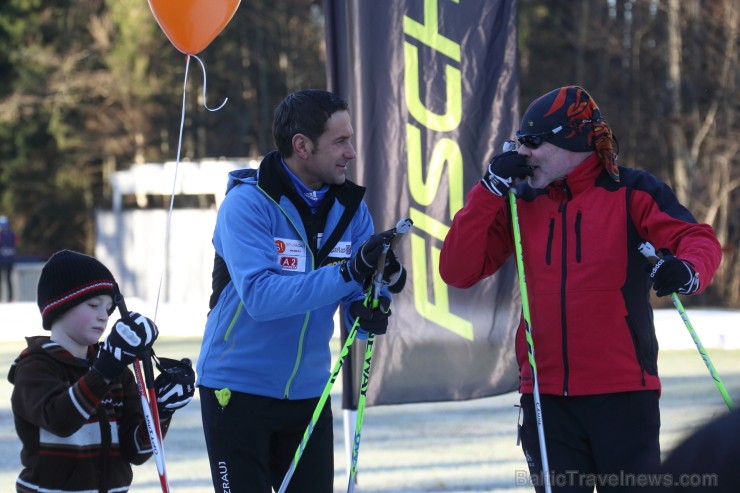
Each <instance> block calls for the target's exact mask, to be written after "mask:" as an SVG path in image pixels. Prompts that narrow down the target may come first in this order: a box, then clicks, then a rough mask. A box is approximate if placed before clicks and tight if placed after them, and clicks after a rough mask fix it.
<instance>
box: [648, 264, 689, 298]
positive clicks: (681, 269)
mask: <svg viewBox="0 0 740 493" xmlns="http://www.w3.org/2000/svg"><path fill="white" fill-rule="evenodd" d="M645 271H646V272H648V273H649V274H650V279H651V280H652V281H653V289H655V295H656V296H658V297H662V296H669V295H671V294H672V293H679V294H694V293H695V292H696V291H697V290H698V289H699V274H697V273H696V271H695V270H694V269H693V268H692V267H691V266H690V265H689V264H688V263H686V262H685V261H683V260H681V259H680V258H677V257H674V256H673V255H664V256H663V257H660V258H659V259H658V261H657V262H655V265H647V266H645Z"/></svg>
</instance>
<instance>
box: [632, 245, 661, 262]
mask: <svg viewBox="0 0 740 493" xmlns="http://www.w3.org/2000/svg"><path fill="white" fill-rule="evenodd" d="M637 249H638V250H640V253H641V254H642V255H643V256H644V257H645V258H646V259H647V261H648V262H650V265H655V264H656V263H657V262H658V260H660V258H659V257H658V253H657V252H656V251H655V247H654V246H653V245H652V244H651V243H650V242H648V241H646V242H645V243H641V244H640V246H639V247H637Z"/></svg>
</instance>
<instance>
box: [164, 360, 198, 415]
mask: <svg viewBox="0 0 740 493" xmlns="http://www.w3.org/2000/svg"><path fill="white" fill-rule="evenodd" d="M157 360H158V361H157V369H158V370H159V376H157V378H156V380H154V388H155V389H156V393H157V407H158V408H159V415H160V416H161V417H162V418H169V417H170V416H172V415H173V414H174V413H175V411H177V410H178V409H180V408H183V407H185V406H186V405H187V404H188V403H189V402H190V401H191V400H192V399H193V396H194V395H195V372H194V371H193V363H192V362H191V361H190V360H189V359H188V358H183V359H181V360H179V361H178V360H175V359H170V358H157Z"/></svg>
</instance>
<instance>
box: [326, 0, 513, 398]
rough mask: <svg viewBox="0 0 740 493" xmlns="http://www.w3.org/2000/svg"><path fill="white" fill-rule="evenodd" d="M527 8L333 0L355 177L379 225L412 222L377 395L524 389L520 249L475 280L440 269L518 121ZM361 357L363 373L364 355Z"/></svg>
mask: <svg viewBox="0 0 740 493" xmlns="http://www.w3.org/2000/svg"><path fill="white" fill-rule="evenodd" d="M516 4H517V2H516V1H511V0H486V1H460V0H373V1H365V0H325V2H324V7H325V22H326V39H327V66H328V69H327V70H328V72H327V75H328V81H329V84H328V85H329V89H330V90H332V91H334V92H336V93H337V94H339V95H341V96H343V97H345V98H346V99H347V100H348V101H349V104H350V113H351V115H352V122H353V123H352V124H353V128H354V131H355V141H354V142H355V146H356V148H357V154H358V156H357V160H356V162H355V163H354V164H353V169H352V170H351V171H350V173H349V178H350V179H351V180H352V181H354V182H356V183H359V184H360V185H363V186H365V187H367V193H366V195H365V200H366V202H367V204H368V206H369V207H370V211H371V213H372V216H373V219H374V221H375V229H376V231H382V230H385V229H388V228H391V227H393V226H395V224H396V223H397V222H398V221H399V220H400V219H402V218H406V217H408V218H410V219H411V220H412V221H413V222H414V226H413V228H412V230H411V231H410V233H409V234H407V235H406V236H405V237H404V238H403V239H402V241H401V243H400V245H399V248H397V249H396V253H397V255H398V256H399V257H400V259H401V261H402V263H403V264H404V266H405V267H406V268H407V270H408V281H407V284H406V288H405V290H404V291H403V292H402V293H401V294H399V295H396V296H395V297H394V301H393V305H392V310H393V315H392V316H391V322H390V325H389V328H388V333H387V334H385V335H382V336H378V337H376V338H375V341H376V342H375V351H374V354H373V358H372V365H371V377H370V384H369V389H368V391H367V404H368V405H381V404H399V403H410V402H429V401H447V400H465V399H472V398H478V397H485V396H491V395H496V394H501V393H505V392H509V391H512V390H514V389H516V388H517V386H518V368H517V364H516V359H515V355H514V337H515V330H516V326H517V324H518V322H519V318H520V313H521V304H520V296H519V288H518V284H517V281H516V266H515V264H514V262H513V259H512V260H511V261H510V262H509V263H508V264H507V265H506V266H504V268H503V269H501V271H499V272H498V273H497V274H496V275H494V276H492V277H491V278H488V279H486V280H484V281H482V282H480V283H478V284H477V285H476V286H474V287H473V288H470V289H465V290H462V289H457V288H452V287H449V286H447V285H446V284H445V283H444V282H443V281H442V279H441V278H440V276H439V271H438V263H439V253H440V248H441V246H442V242H443V240H444V238H445V235H446V233H447V231H448V228H449V225H450V222H451V220H452V217H453V216H454V214H455V212H457V211H458V210H459V209H460V208H462V206H463V204H464V200H465V194H466V193H467V192H468V191H469V190H470V189H471V188H472V187H473V185H474V184H475V183H477V182H478V180H479V179H480V177H481V176H482V174H483V170H484V168H485V166H486V163H487V162H488V160H489V159H490V158H491V157H492V156H493V155H494V154H497V153H499V152H501V147H502V144H503V142H504V141H505V140H507V139H509V138H511V137H512V135H513V131H514V129H515V128H516V125H517V123H518V121H517V117H518V111H517V98H518V70H517V59H518V51H517V25H516ZM358 360H359V361H358ZM349 366H350V367H353V368H355V369H361V367H362V353H361V352H360V354H357V353H354V363H353V364H350V365H349ZM358 378H359V377H357V376H355V378H353V379H350V380H354V381H357V380H358ZM358 391H359V389H358V388H357V387H355V388H354V390H352V393H353V399H354V400H355V402H356V394H357V392H358ZM345 393H346V387H345ZM346 403H347V401H346V400H345V408H346V407H347V405H346Z"/></svg>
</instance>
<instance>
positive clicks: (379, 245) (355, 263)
mask: <svg viewBox="0 0 740 493" xmlns="http://www.w3.org/2000/svg"><path fill="white" fill-rule="evenodd" d="M394 234H395V231H394V230H392V229H390V230H388V231H384V232H383V233H378V234H376V235H373V236H371V237H370V238H368V239H367V240H366V241H365V243H363V244H362V245H361V246H360V248H359V249H358V250H357V253H355V255H354V256H353V257H352V258H351V259H349V260H348V261H347V262H345V263H343V264H342V266H341V267H340V269H339V272H341V273H342V277H344V280H345V281H347V282H349V281H351V280H353V281H355V282H358V283H360V284H362V285H363V286H364V287H366V284H367V281H368V280H369V279H368V278H370V277H371V276H372V274H373V272H374V271H375V269H376V268H377V266H378V259H379V258H380V255H381V254H382V253H383V245H384V244H385V243H388V242H390V241H391V239H392V238H393V235H394Z"/></svg>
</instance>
